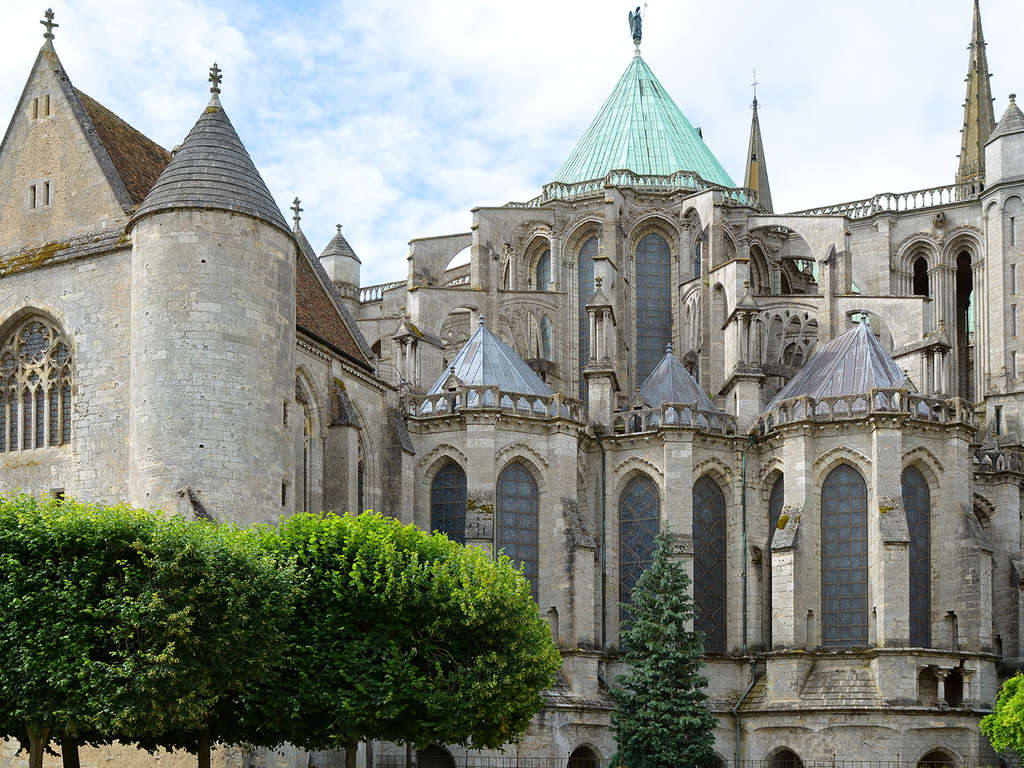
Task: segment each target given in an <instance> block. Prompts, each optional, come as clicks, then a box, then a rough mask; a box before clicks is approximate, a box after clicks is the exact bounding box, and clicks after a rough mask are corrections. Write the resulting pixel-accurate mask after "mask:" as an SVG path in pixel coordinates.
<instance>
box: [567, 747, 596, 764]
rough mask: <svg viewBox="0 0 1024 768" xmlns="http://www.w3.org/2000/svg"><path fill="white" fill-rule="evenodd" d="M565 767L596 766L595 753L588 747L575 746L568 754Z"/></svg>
mask: <svg viewBox="0 0 1024 768" xmlns="http://www.w3.org/2000/svg"><path fill="white" fill-rule="evenodd" d="M567 768H598V765H597V754H596V753H595V752H594V750H592V749H591V748H590V747H576V749H574V750H573V753H572V754H571V755H569V765H568V766H567Z"/></svg>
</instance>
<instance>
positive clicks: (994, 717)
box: [980, 672, 1024, 755]
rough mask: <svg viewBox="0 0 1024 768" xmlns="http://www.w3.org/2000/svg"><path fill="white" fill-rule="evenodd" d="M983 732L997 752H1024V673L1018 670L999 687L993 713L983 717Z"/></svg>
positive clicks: (981, 724)
mask: <svg viewBox="0 0 1024 768" xmlns="http://www.w3.org/2000/svg"><path fill="white" fill-rule="evenodd" d="M980 726H981V732H982V733H984V734H985V735H986V736H988V740H989V741H990V742H991V743H992V749H994V750H995V751H996V752H1008V751H1010V750H1013V751H1014V752H1016V753H1017V754H1018V755H1021V754H1024V675H1022V674H1021V673H1020V672H1018V673H1017V674H1016V675H1014V676H1013V677H1011V678H1010V679H1009V680H1007V681H1006V682H1005V683H1003V686H1002V688H1000V689H999V696H998V697H996V705H995V707H994V708H993V709H992V714H990V715H985V717H983V718H981V723H980Z"/></svg>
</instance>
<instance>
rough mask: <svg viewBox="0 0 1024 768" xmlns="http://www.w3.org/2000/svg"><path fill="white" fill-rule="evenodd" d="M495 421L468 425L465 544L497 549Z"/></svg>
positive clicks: (485, 419)
mask: <svg viewBox="0 0 1024 768" xmlns="http://www.w3.org/2000/svg"><path fill="white" fill-rule="evenodd" d="M495 419H496V416H494V415H492V414H485V415H481V416H475V418H474V423H468V422H467V424H466V543H467V544H468V543H472V544H475V545H477V546H482V547H486V548H487V549H490V550H492V551H493V547H494V523H495V510H494V489H495V483H496V482H497V473H496V468H495V463H494V453H495V434H494V430H495V426H494V423H495Z"/></svg>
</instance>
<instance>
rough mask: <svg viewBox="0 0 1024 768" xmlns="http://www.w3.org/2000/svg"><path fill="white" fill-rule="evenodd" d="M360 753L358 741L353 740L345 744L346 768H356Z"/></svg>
mask: <svg viewBox="0 0 1024 768" xmlns="http://www.w3.org/2000/svg"><path fill="white" fill-rule="evenodd" d="M358 751H359V742H358V741H355V740H352V741H349V742H348V743H346V744H345V768H356V754H357V753H358Z"/></svg>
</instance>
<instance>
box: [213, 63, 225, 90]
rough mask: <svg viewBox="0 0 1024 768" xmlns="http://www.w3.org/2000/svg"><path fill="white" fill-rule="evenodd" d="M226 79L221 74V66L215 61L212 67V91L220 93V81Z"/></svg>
mask: <svg viewBox="0 0 1024 768" xmlns="http://www.w3.org/2000/svg"><path fill="white" fill-rule="evenodd" d="M223 79H224V76H223V75H222V74H221V68H220V67H218V66H217V62H216V61H215V62H213V66H212V67H210V82H211V83H212V85H211V86H210V93H220V81H221V80H223Z"/></svg>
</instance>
